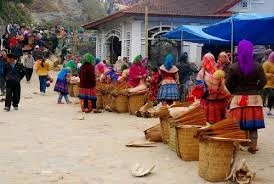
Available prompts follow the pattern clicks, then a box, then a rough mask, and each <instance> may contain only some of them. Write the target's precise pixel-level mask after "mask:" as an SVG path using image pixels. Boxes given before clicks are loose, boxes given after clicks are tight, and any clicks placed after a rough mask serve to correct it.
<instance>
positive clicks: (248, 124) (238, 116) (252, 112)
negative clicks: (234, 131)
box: [229, 107, 265, 130]
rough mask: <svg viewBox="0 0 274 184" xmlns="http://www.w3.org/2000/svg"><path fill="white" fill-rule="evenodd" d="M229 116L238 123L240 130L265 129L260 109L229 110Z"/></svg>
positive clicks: (261, 109) (240, 108) (242, 108)
mask: <svg viewBox="0 0 274 184" xmlns="http://www.w3.org/2000/svg"><path fill="white" fill-rule="evenodd" d="M229 116H230V117H231V118H234V119H235V120H237V121H239V123H240V127H241V129H242V130H254V129H261V128H265V123H264V113H263V108H262V107H239V108H235V109H231V110H230V113H229Z"/></svg>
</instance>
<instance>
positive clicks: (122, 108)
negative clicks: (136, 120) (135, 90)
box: [114, 95, 128, 113]
mask: <svg viewBox="0 0 274 184" xmlns="http://www.w3.org/2000/svg"><path fill="white" fill-rule="evenodd" d="M114 106H115V110H116V112H118V113H126V112H128V96H126V95H118V96H116V97H115V100H114Z"/></svg>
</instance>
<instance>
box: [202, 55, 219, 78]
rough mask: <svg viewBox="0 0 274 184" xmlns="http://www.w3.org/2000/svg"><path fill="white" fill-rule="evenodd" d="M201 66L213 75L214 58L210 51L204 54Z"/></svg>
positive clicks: (214, 67)
mask: <svg viewBox="0 0 274 184" xmlns="http://www.w3.org/2000/svg"><path fill="white" fill-rule="evenodd" d="M202 67H203V68H204V69H205V70H206V71H207V72H208V73H210V74H211V75H213V74H214V72H215V71H216V63H215V58H214V56H213V55H212V54H211V53H207V54H205V55H204V57H203V60H202Z"/></svg>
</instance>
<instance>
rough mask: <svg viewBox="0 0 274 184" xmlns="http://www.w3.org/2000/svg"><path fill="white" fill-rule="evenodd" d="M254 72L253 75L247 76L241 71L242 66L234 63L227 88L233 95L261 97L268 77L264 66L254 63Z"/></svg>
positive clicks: (227, 81)
mask: <svg viewBox="0 0 274 184" xmlns="http://www.w3.org/2000/svg"><path fill="white" fill-rule="evenodd" d="M254 65H255V66H254V67H255V69H254V71H253V72H252V74H250V75H248V76H245V75H243V74H242V72H241V71H240V65H239V64H238V63H234V64H232V65H231V67H230V69H229V71H228V74H227V78H226V87H227V89H228V90H229V91H230V93H231V94H233V95H259V94H260V90H261V89H263V87H264V86H265V84H266V77H265V74H264V71H263V68H262V66H261V65H260V64H259V63H257V62H256V63H254Z"/></svg>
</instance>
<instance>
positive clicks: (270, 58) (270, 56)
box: [268, 52, 274, 63]
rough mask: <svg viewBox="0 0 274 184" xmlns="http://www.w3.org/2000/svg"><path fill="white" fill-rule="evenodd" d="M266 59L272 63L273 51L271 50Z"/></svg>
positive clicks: (273, 60) (273, 59)
mask: <svg viewBox="0 0 274 184" xmlns="http://www.w3.org/2000/svg"><path fill="white" fill-rule="evenodd" d="M268 61H269V62H271V63H274V52H271V54H270V55H269V57H268Z"/></svg>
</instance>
